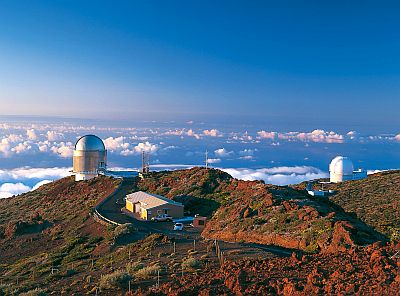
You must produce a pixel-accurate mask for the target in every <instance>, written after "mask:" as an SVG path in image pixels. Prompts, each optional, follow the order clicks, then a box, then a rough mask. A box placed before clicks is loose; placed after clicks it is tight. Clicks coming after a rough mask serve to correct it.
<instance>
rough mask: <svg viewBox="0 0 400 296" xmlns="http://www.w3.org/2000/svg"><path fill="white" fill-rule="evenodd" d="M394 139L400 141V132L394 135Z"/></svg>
mask: <svg viewBox="0 0 400 296" xmlns="http://www.w3.org/2000/svg"><path fill="white" fill-rule="evenodd" d="M394 139H395V140H396V141H399V142H400V134H398V135H396V136H395V137H394Z"/></svg>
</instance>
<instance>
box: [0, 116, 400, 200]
mask: <svg viewBox="0 0 400 296" xmlns="http://www.w3.org/2000/svg"><path fill="white" fill-rule="evenodd" d="M31 122H32V121H30V120H29V121H27V120H13V121H11V120H9V121H3V122H1V123H0V172H1V173H0V196H2V197H5V196H10V195H13V194H18V193H21V192H25V191H28V190H31V189H32V188H34V187H35V186H36V185H37V184H39V182H47V181H46V180H53V179H57V178H60V177H63V176H65V175H67V171H68V170H69V168H70V167H71V166H72V153H73V149H74V145H75V142H76V141H77V139H78V138H79V137H81V136H83V135H85V134H96V135H98V136H99V137H100V138H102V139H103V141H104V143H105V145H106V148H107V150H108V167H109V168H115V167H119V168H139V167H140V166H141V157H140V154H141V152H142V151H145V152H148V153H149V154H150V163H151V166H152V167H153V168H154V169H162V168H165V169H172V168H185V167H192V166H201V165H204V164H205V159H206V158H205V152H206V151H208V165H209V166H211V167H218V168H221V169H224V170H226V171H227V172H229V173H230V174H232V175H233V176H234V177H237V178H240V179H245V180H253V179H262V180H264V181H265V182H267V183H273V184H278V185H285V184H292V183H298V182H301V181H304V180H308V179H313V178H320V177H325V176H326V172H327V171H328V165H329V162H330V161H331V159H332V158H334V157H335V156H337V155H345V156H349V157H350V158H352V160H353V162H354V164H355V167H356V168H363V169H367V170H385V169H395V168H399V167H400V153H397V151H399V148H400V134H379V135H367V134H361V133H359V132H357V131H354V130H351V131H348V132H345V133H340V132H335V131H327V130H323V129H318V128H317V129H314V130H311V131H289V132H288V131H271V130H268V129H266V128H262V127H247V128H244V127H243V128H240V127H238V126H229V125H225V124H205V123H203V122H195V121H193V120H189V121H187V122H183V123H176V122H148V123H142V124H141V125H136V126H130V125H128V126H114V125H113V124H112V123H110V124H106V123H101V124H99V123H98V122H97V123H93V122H90V121H87V122H86V123H76V122H75V121H74V120H69V121H68V120H65V121H62V120H57V119H53V120H41V121H37V122H35V123H33V124H32V123H31ZM21 167H22V168H21ZM43 168H44V169H43ZM35 170H36V171H35ZM35 174H36V176H35ZM46 174H47V175H46Z"/></svg>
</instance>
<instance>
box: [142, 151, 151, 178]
mask: <svg viewBox="0 0 400 296" xmlns="http://www.w3.org/2000/svg"><path fill="white" fill-rule="evenodd" d="M149 171H150V155H149V154H147V153H146V152H145V151H144V150H142V173H144V174H147V173H148V172H149Z"/></svg>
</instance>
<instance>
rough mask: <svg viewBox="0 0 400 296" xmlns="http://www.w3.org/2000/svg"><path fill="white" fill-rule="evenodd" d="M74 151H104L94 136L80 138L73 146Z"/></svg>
mask: <svg viewBox="0 0 400 296" xmlns="http://www.w3.org/2000/svg"><path fill="white" fill-rule="evenodd" d="M75 150H80V151H105V150H106V147H105V146H104V143H103V141H102V140H101V139H100V138H99V137H98V136H95V135H86V136H83V137H81V138H80V139H79V140H78V141H77V142H76V144H75Z"/></svg>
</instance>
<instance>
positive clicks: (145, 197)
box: [126, 191, 183, 209]
mask: <svg viewBox="0 0 400 296" xmlns="http://www.w3.org/2000/svg"><path fill="white" fill-rule="evenodd" d="M126 200H128V201H130V202H131V203H138V202H139V203H140V205H141V207H142V208H144V209H151V208H155V207H158V206H161V205H165V204H171V205H176V206H180V207H183V204H181V203H180V202H176V201H173V200H171V199H169V198H166V197H164V196H161V195H157V194H151V193H147V192H143V191H138V192H135V193H131V194H128V195H127V196H126Z"/></svg>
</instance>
